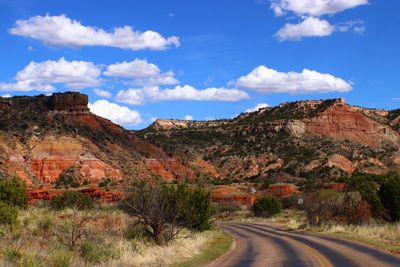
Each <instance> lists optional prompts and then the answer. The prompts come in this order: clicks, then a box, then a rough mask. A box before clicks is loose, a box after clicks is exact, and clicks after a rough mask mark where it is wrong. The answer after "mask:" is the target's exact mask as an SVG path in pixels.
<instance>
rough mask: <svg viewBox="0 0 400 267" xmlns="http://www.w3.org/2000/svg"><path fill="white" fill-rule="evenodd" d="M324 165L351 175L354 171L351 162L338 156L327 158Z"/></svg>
mask: <svg viewBox="0 0 400 267" xmlns="http://www.w3.org/2000/svg"><path fill="white" fill-rule="evenodd" d="M326 165H327V166H328V167H329V168H337V169H340V170H342V171H343V172H345V173H349V174H352V173H353V172H355V170H356V166H355V165H354V164H353V162H351V161H350V160H349V159H347V158H345V157H344V156H342V155H338V154H334V155H331V156H329V157H328V163H327V164H326Z"/></svg>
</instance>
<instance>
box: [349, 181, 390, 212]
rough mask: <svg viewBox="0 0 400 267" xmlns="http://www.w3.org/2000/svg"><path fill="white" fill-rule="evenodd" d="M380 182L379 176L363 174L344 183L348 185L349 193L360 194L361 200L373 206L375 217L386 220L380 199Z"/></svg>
mask: <svg viewBox="0 0 400 267" xmlns="http://www.w3.org/2000/svg"><path fill="white" fill-rule="evenodd" d="M379 180H380V177H379V176H375V175H371V174H362V175H357V176H353V177H351V178H347V179H345V180H344V182H345V183H346V184H347V185H348V187H347V189H346V190H347V191H350V192H351V191H353V192H354V191H357V192H359V193H360V194H361V198H362V199H363V200H365V201H366V202H368V204H369V205H371V209H372V215H373V217H375V218H386V217H387V215H386V210H385V208H384V207H383V205H382V202H381V199H380V197H379V184H378V182H379Z"/></svg>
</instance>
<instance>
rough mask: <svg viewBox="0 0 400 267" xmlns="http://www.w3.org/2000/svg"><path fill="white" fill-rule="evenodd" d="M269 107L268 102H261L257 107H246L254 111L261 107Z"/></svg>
mask: <svg viewBox="0 0 400 267" xmlns="http://www.w3.org/2000/svg"><path fill="white" fill-rule="evenodd" d="M267 107H269V105H268V104H267V103H259V104H257V105H256V106H255V107H252V108H248V109H246V112H254V111H258V110H259V109H262V108H267Z"/></svg>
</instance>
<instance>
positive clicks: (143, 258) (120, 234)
mask: <svg viewBox="0 0 400 267" xmlns="http://www.w3.org/2000/svg"><path fill="white" fill-rule="evenodd" d="M86 216H87V217H86ZM81 218H85V223H84V224H83V225H82V226H80V228H81V230H83V235H82V236H81V237H80V238H79V239H78V240H76V245H75V246H74V247H73V248H72V249H68V244H69V241H71V238H70V234H71V233H72V231H71V230H72V229H74V226H76V225H77V224H76V222H74V220H76V219H77V221H78V222H79V221H80V219H81ZM134 222H135V219H134V218H133V217H131V216H128V215H127V214H125V213H123V212H121V211H120V210H118V209H116V208H114V207H111V206H110V207H109V206H103V207H101V208H98V209H95V210H92V211H91V212H90V213H89V214H86V212H84V211H79V213H78V214H75V215H74V212H73V211H72V210H69V209H67V210H63V211H55V210H51V209H49V208H36V207H28V208H27V209H26V210H20V213H19V217H18V224H17V226H14V227H12V228H10V227H5V226H1V227H0V266H28V267H45V266H56V267H58V266H59V267H68V266H122V267H124V266H130V267H131V266H170V265H175V264H176V263H180V265H177V266H201V264H202V263H204V262H208V261H211V260H213V259H214V258H216V257H218V256H219V255H221V254H222V253H223V252H224V251H225V250H227V247H229V245H230V242H231V239H230V237H229V236H226V235H225V234H223V233H222V232H221V231H219V230H210V231H205V232H201V233H199V232H191V231H189V230H184V231H182V232H181V234H180V235H179V236H178V237H177V238H176V240H174V241H172V242H170V243H169V244H168V245H166V246H156V245H155V244H154V243H153V242H152V241H151V240H150V239H149V238H148V237H146V236H144V235H142V234H140V233H139V232H137V230H136V229H132V225H133V223H134ZM76 229H78V228H76ZM185 262H188V263H187V264H186V263H185ZM185 264H186V265H185ZM188 264H189V265H188ZM195 264H198V265H195Z"/></svg>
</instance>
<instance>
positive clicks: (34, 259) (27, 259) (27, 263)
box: [18, 253, 47, 267]
mask: <svg viewBox="0 0 400 267" xmlns="http://www.w3.org/2000/svg"><path fill="white" fill-rule="evenodd" d="M18 266H21V267H45V266H47V265H46V264H45V260H44V259H43V258H42V257H40V256H38V255H35V254H31V253H28V254H24V255H22V258H21V260H20V261H19V264H18Z"/></svg>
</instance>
